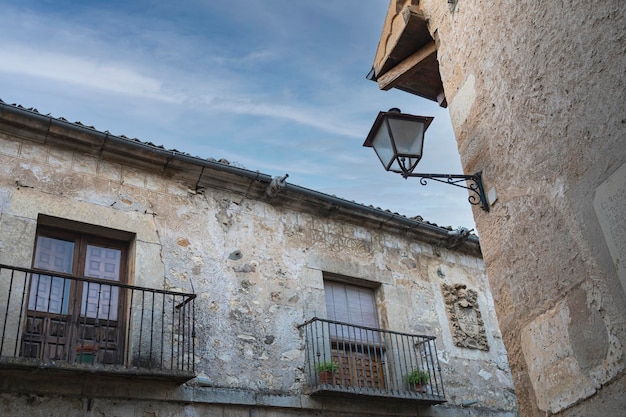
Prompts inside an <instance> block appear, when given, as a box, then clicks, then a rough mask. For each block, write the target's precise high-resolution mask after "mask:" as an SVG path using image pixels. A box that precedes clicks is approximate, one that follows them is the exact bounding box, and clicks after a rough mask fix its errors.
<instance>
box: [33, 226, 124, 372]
mask: <svg viewBox="0 0 626 417" xmlns="http://www.w3.org/2000/svg"><path fill="white" fill-rule="evenodd" d="M125 265H126V243H125V242H118V241H111V240H107V239H100V238H97V237H93V236H85V235H80V234H76V233H71V232H66V231H58V230H45V229H44V230H42V231H40V232H39V233H38V235H37V242H36V246H35V256H34V261H33V267H34V268H37V269H43V270H48V271H51V272H62V273H65V274H70V275H74V276H80V277H85V278H98V279H101V280H110V281H113V282H120V281H121V282H124V280H125V274H124V272H125ZM123 304H124V303H123V294H122V293H121V291H120V288H119V287H116V286H112V285H106V284H101V283H93V282H87V281H80V280H71V279H64V278H60V277H55V276H54V275H53V274H51V275H45V274H33V275H32V276H31V280H30V289H29V299H28V311H27V315H26V321H25V326H24V333H23V334H24V335H23V341H22V353H21V354H22V356H25V357H33V358H39V359H42V360H66V361H70V362H74V361H78V362H82V363H85V362H88V363H91V362H98V363H120V362H121V361H122V358H123V354H122V351H123V335H124V331H123V326H122V325H121V324H122V323H123V320H120V318H123ZM84 352H89V354H85V353H84ZM86 357H89V358H90V360H85V358H86Z"/></svg>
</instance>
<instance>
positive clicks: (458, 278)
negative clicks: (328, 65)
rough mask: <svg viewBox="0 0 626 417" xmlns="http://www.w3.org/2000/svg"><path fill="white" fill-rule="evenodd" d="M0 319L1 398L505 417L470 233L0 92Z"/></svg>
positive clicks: (108, 411) (23, 410)
mask: <svg viewBox="0 0 626 417" xmlns="http://www.w3.org/2000/svg"><path fill="white" fill-rule="evenodd" d="M0 329H1V334H0V336H1V339H0V375H1V378H0V398H1V401H0V414H1V415H3V416H31V415H63V416H83V415H87V416H173V415H176V416H183V415H184V416H195V415H211V416H212V415H219V416H244V415H245V416H249V415H263V416H265V415H267V416H353V415H357V414H358V415H363V416H374V415H377V416H379V415H384V416H416V415H419V416H466V415H469V414H468V413H470V412H471V413H479V414H480V415H483V416H493V417H514V416H515V415H517V405H516V400H515V394H514V392H513V389H512V380H511V375H510V371H509V367H508V363H507V358H506V352H505V349H504V345H503V343H502V339H501V336H500V333H499V330H498V323H497V320H496V316H495V312H494V310H493V301H492V297H491V294H490V290H489V285H488V283H487V278H486V275H485V271H484V266H483V261H482V258H481V255H480V247H479V242H478V239H477V237H476V236H474V235H471V234H468V233H466V231H465V230H461V229H459V230H449V229H446V228H441V227H438V226H436V225H433V224H430V223H428V222H424V221H417V220H412V219H408V218H406V217H403V216H400V215H397V214H393V213H390V212H388V211H383V210H380V209H375V208H372V207H366V206H363V205H360V204H357V203H354V202H349V201H346V200H342V199H340V198H337V197H333V196H329V195H325V194H322V193H319V192H316V191H312V190H309V189H305V188H302V187H298V186H296V185H293V184H289V183H287V182H286V181H285V178H284V177H283V178H279V177H276V178H272V177H270V176H268V175H265V174H261V173H259V172H253V171H249V170H246V169H242V168H238V167H233V166H231V165H229V164H228V163H225V162H224V163H222V162H217V161H214V160H206V159H201V158H196V157H191V156H189V155H187V154H184V153H180V152H178V151H173V150H165V149H163V148H160V147H157V146H154V145H151V144H147V143H144V142H140V141H138V140H130V139H127V138H124V137H117V136H113V135H111V134H109V133H107V132H100V131H97V130H95V129H94V128H91V127H87V126H84V125H81V124H79V123H69V122H67V121H65V120H64V119H58V118H54V117H50V116H44V115H42V114H39V113H38V112H36V111H34V110H27V109H24V108H22V107H20V106H15V105H7V104H4V103H0ZM322 368H327V369H330V370H331V371H334V372H331V373H330V375H326V374H324V373H323V372H321V371H322V370H323V369H322ZM318 371H319V372H318ZM413 371H421V373H417V372H415V373H413V379H412V380H410V381H409V380H408V376H407V375H409V374H411V373H412V372H413ZM424 376H425V377H424ZM468 407H471V408H468ZM472 415H475V414H472Z"/></svg>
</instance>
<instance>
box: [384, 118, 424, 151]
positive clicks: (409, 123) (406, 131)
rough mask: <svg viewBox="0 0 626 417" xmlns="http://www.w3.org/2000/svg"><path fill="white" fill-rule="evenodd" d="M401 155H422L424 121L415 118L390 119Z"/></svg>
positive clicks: (394, 138) (397, 148)
mask: <svg viewBox="0 0 626 417" xmlns="http://www.w3.org/2000/svg"><path fill="white" fill-rule="evenodd" d="M388 122H389V125H390V127H391V132H392V135H393V140H394V142H395V144H396V151H397V153H398V155H399V156H410V157H415V158H418V159H419V158H421V157H422V145H423V143H424V123H423V122H421V121H415V120H403V119H395V118H392V117H390V118H389V119H388Z"/></svg>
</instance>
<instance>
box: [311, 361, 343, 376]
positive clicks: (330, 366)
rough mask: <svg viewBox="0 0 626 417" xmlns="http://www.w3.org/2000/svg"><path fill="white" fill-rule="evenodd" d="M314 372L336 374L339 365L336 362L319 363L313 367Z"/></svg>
mask: <svg viewBox="0 0 626 417" xmlns="http://www.w3.org/2000/svg"><path fill="white" fill-rule="evenodd" d="M315 370H316V371H317V372H333V373H334V372H337V371H338V370H339V365H337V362H331V361H329V362H321V363H318V364H317V365H315Z"/></svg>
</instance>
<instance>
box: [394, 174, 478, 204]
mask: <svg viewBox="0 0 626 417" xmlns="http://www.w3.org/2000/svg"><path fill="white" fill-rule="evenodd" d="M400 174H401V175H402V176H403V177H404V179H406V178H409V177H411V178H419V179H420V184H422V185H426V184H428V180H433V181H437V182H442V183H444V184H450V185H454V186H455V187H460V188H465V189H466V190H469V191H470V192H471V194H470V195H469V197H468V198H467V201H469V202H470V204H473V205H475V206H476V205H479V206H480V208H482V209H483V210H485V211H489V204H488V203H487V196H486V195H485V189H484V187H483V180H482V173H480V172H477V173H476V174H474V175H456V174H418V173H413V172H400ZM467 181H469V184H468V185H465V184H466V182H467Z"/></svg>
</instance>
